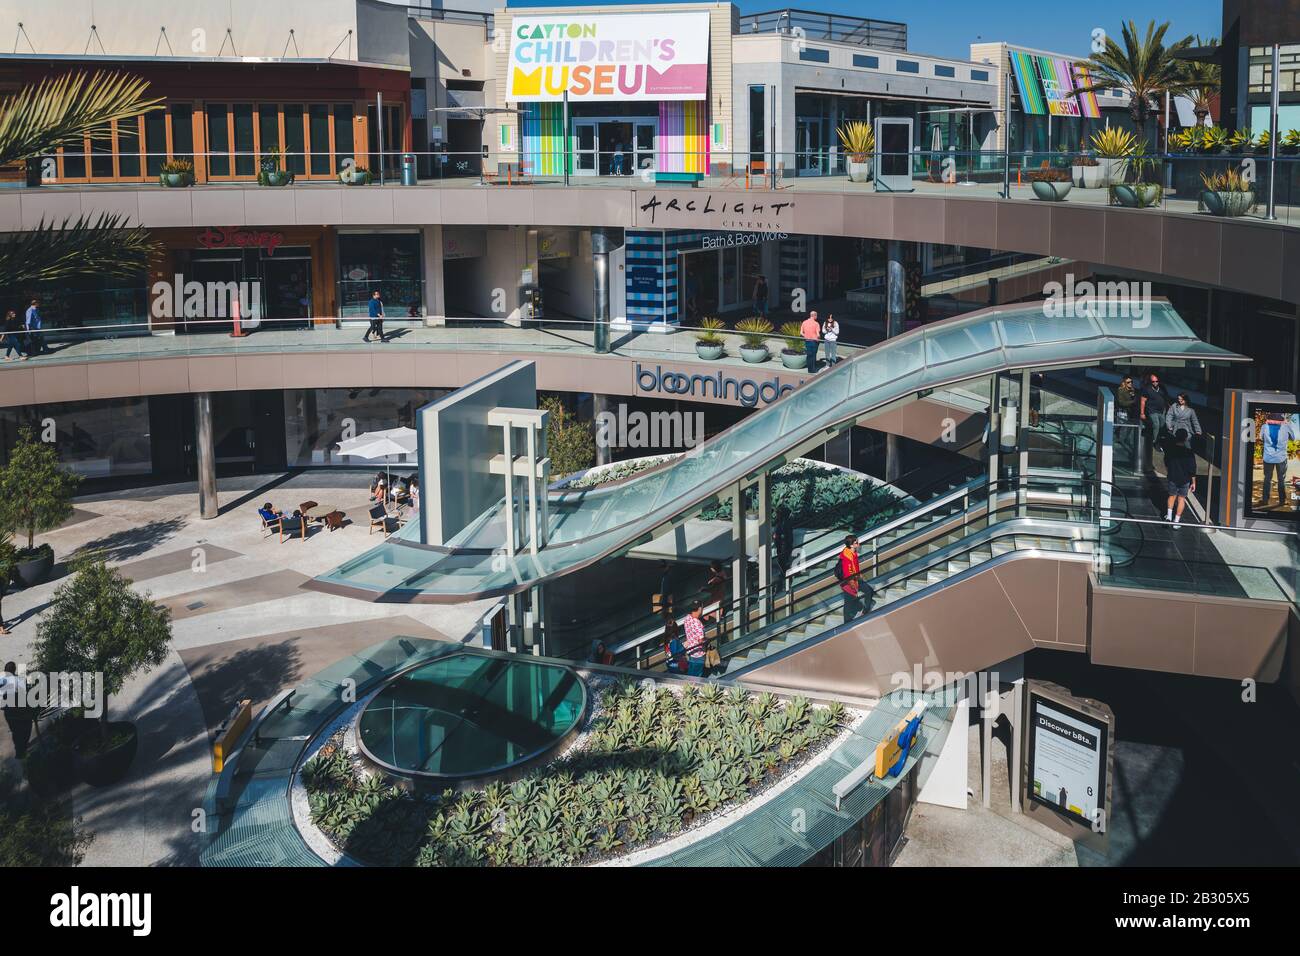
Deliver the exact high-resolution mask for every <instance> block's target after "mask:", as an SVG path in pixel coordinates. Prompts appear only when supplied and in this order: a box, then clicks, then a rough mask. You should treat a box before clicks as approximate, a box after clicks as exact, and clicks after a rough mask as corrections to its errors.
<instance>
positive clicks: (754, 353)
mask: <svg viewBox="0 0 1300 956" xmlns="http://www.w3.org/2000/svg"><path fill="white" fill-rule="evenodd" d="M767 356H768V351H767V346H766V345H760V346H758V347H757V348H755V347H753V346H752V345H742V346H741V347H740V357H741V358H743V359H744V360H745V361H746V362H749V363H751V364H754V365H757V364H758V363H759V362H766V361H767Z"/></svg>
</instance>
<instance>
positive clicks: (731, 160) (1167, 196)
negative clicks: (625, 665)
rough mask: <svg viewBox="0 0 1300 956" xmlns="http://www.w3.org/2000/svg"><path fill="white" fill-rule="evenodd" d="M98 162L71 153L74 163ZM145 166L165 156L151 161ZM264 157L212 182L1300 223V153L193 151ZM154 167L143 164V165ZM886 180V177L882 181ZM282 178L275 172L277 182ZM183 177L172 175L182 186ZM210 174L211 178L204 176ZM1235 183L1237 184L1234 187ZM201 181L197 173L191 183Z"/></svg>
mask: <svg viewBox="0 0 1300 956" xmlns="http://www.w3.org/2000/svg"><path fill="white" fill-rule="evenodd" d="M76 155H87V158H88V159H89V158H91V157H90V156H89V154H75V153H66V154H65V157H66V156H76ZM140 155H141V157H142V158H144V157H147V156H153V155H156V154H144V153H142V154H140ZM237 156H243V157H252V158H254V159H257V161H258V162H259V164H261V165H260V169H259V173H258V174H255V175H245V176H242V177H238V178H236V177H230V176H225V177H220V178H219V179H216V178H214V179H212V180H211V181H209V182H207V183H200V185H203V186H213V185H240V186H253V185H259V184H261V185H267V186H270V185H273V183H271V182H270V180H272V179H274V180H276V182H279V181H281V180H287V181H286V182H284V185H289V186H292V187H295V188H303V187H318V186H321V185H330V184H333V185H339V184H346V185H356V186H362V185H375V184H379V185H396V184H399V183H405V184H408V185H461V186H465V185H481V186H486V185H492V186H516V185H564V186H618V185H625V186H629V187H635V188H642V189H645V188H689V187H692V186H701V187H706V188H710V189H732V190H744V191H751V192H752V191H769V192H771V191H777V192H780V191H787V190H788V191H804V190H810V191H830V192H839V193H844V194H853V193H868V192H873V193H891V194H894V195H907V194H909V193H913V192H916V193H922V194H927V195H933V194H935V193H948V194H950V195H953V196H962V197H984V198H1001V199H1006V198H1010V199H1017V200H1035V201H1040V202H1065V203H1070V204H1080V203H1084V204H1089V205H1111V206H1129V207H1132V208H1135V209H1142V208H1156V209H1164V210H1166V211H1171V212H1184V213H1202V214H1207V215H1212V216H1222V217H1225V218H1237V217H1245V218H1254V219H1269V220H1276V221H1279V222H1282V223H1285V224H1300V156H1297V155H1279V156H1278V157H1277V158H1276V159H1273V158H1271V157H1269V156H1268V155H1265V154H1235V155H1227V154H1219V153H1214V154H1210V153H1204V154H1200V153H1164V154H1156V153H1152V154H1144V155H1140V156H1128V157H1123V158H1119V159H1107V158H1104V157H1097V156H1094V155H1091V154H1088V153H1077V152H1060V151H1058V152H1043V151H1020V152H1006V151H989V150H958V149H931V150H922V149H914V150H911V151H910V152H906V153H877V154H875V155H873V156H870V157H868V158H867V160H866V162H864V163H852V162H850V157H848V156H847V155H846V154H845V153H844V152H842V151H840V150H838V149H826V150H799V151H793V152H778V153H773V152H754V151H725V150H717V149H709V150H696V151H683V150H662V149H661V150H653V149H639V148H635V147H634V146H633V145H632V144H631V143H626V144H624V148H623V149H622V150H619V149H617V148H609V149H599V148H597V149H593V150H589V151H583V150H576V151H573V152H570V153H565V152H564V151H562V150H541V149H539V150H531V151H529V150H526V151H520V150H493V149H484V150H480V151H475V152H452V151H426V152H401V153H395V152H384V153H372V154H369V155H366V154H360V155H357V156H355V157H353V156H349V157H341V158H336V163H335V165H336V166H337V169H336V171H335V172H334V173H321V172H320V171H319V170H316V171H315V172H314V173H313V174H312V176H299V175H295V176H293V177H292V178H291V179H290V177H287V176H284V175H282V174H280V170H282V169H284V168H285V167H288V168H291V169H292V168H295V167H296V168H299V169H301V168H303V163H304V159H303V157H302V155H301V154H290V155H289V156H288V157H287V159H286V161H285V164H284V166H277V165H273V164H269V163H267V161H266V159H265V157H260V158H259V157H256V155H255V154H253V153H248V152H242V153H241V152H223V153H210V154H202V153H200V154H188V155H187V156H185V157H184V158H185V159H186V160H189V161H191V162H193V163H195V164H197V165H198V166H199V167H200V169H206V168H208V165H207V164H208V160H209V159H210V158H217V159H219V160H222V161H225V162H226V163H229V161H230V160H231V158H232V157H237ZM46 168H48V167H46V166H43V165H42V163H41V162H40V161H39V160H37V161H35V162H34V163H33V164H32V169H33V175H31V176H30V177H29V179H28V182H27V185H28V186H30V187H41V186H64V185H78V186H80V185H87V184H88V183H85V182H83V181H80V180H78V181H74V182H67V181H63V180H60V179H58V178H56V177H53V176H50V177H42V175H41V171H42V169H46ZM141 168H143V165H142V167H141ZM882 172H883V173H886V174H887V175H881V173H882ZM272 174H275V175H272ZM174 178H175V177H173V179H174ZM199 178H204V177H202V176H200V177H199ZM167 179H168V177H167V176H166V175H165V174H164V175H163V176H161V177H159V176H154V177H148V176H143V175H141V176H139V177H134V178H131V179H125V180H124V179H117V180H113V181H111V182H110V181H108V180H104V181H101V182H92V183H89V184H94V185H123V184H130V183H134V184H137V185H141V186H146V185H160V184H164V180H167ZM1225 180H1228V181H1225ZM180 184H182V185H191V184H193V176H189V177H182V179H181V183H180Z"/></svg>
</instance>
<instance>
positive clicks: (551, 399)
mask: <svg viewBox="0 0 1300 956" xmlns="http://www.w3.org/2000/svg"><path fill="white" fill-rule="evenodd" d="M541 406H542V408H544V409H546V411H547V416H546V453H547V455H549V456H550V459H551V471H552V474H553V476H554V477H556V478H563V477H564V476H565V475H571V474H573V473H574V472H575V471H582V470H583V469H586V468H590V467H591V466H592V465H593V464H595V462H596V435H595V433H594V432H593V431H592V429H591V426H590V425H588V424H587V423H586V422H584V421H581V420H579V419H578V418H577V417H576V416H575V415H572V414H570V412H569V409H568V406H566V405H565V404H564V402H563V401H561V400H560V399H559V398H557V397H555V396H547V397H545V398H543V399H542V401H541Z"/></svg>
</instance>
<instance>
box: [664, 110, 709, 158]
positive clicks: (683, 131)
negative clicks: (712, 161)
mask: <svg viewBox="0 0 1300 956" xmlns="http://www.w3.org/2000/svg"><path fill="white" fill-rule="evenodd" d="M709 132H710V130H709V104H708V102H707V101H704V100H664V101H662V102H660V104H659V135H658V137H657V139H658V146H657V152H658V165H657V166H656V167H655V168H656V169H657V170H658V171H659V172H661V173H707V172H708V171H709Z"/></svg>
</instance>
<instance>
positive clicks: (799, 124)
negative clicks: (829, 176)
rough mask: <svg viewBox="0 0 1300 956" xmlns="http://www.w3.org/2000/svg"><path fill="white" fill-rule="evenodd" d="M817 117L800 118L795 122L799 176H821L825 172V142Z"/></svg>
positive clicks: (796, 158) (820, 120)
mask: <svg viewBox="0 0 1300 956" xmlns="http://www.w3.org/2000/svg"><path fill="white" fill-rule="evenodd" d="M822 126H823V124H822V119H821V117H819V116H800V117H798V118H797V119H796V120H795V144H796V148H797V149H798V155H797V156H796V157H795V161H796V163H797V168H798V172H799V175H800V176H821V175H824V174H825V172H826V169H825V164H826V149H827V146H826V142H825V136H824V135H823V128H822Z"/></svg>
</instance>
